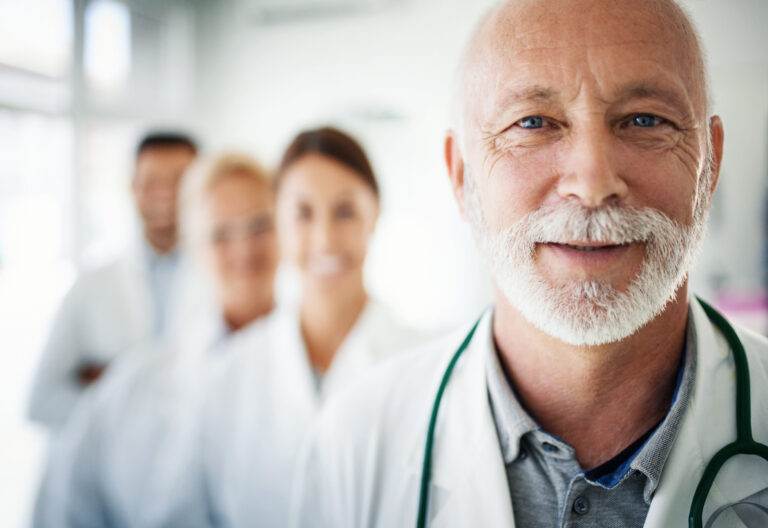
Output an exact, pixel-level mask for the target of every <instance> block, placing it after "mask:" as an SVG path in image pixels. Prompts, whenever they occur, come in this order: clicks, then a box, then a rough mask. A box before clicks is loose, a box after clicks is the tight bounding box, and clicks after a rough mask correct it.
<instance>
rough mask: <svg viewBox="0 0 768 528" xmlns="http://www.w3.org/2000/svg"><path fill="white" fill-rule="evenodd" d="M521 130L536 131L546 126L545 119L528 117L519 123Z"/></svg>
mask: <svg viewBox="0 0 768 528" xmlns="http://www.w3.org/2000/svg"><path fill="white" fill-rule="evenodd" d="M518 124H519V125H520V127H521V128H528V129H535V128H542V127H543V126H544V118H543V117H541V116H528V117H524V118H522V119H521V120H520V121H518Z"/></svg>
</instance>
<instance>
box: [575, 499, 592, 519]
mask: <svg viewBox="0 0 768 528" xmlns="http://www.w3.org/2000/svg"><path fill="white" fill-rule="evenodd" d="M573 511H575V512H576V513H578V514H579V515H584V514H585V513H587V512H589V501H588V500H587V498H586V497H577V498H576V500H575V501H573Z"/></svg>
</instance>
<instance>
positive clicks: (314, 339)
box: [301, 276, 368, 372]
mask: <svg viewBox="0 0 768 528" xmlns="http://www.w3.org/2000/svg"><path fill="white" fill-rule="evenodd" d="M367 302H368V295H367V294H366V292H365V288H364V286H363V281H362V276H361V277H359V278H356V279H355V280H351V281H347V283H346V284H343V285H339V287H338V288H317V287H305V291H304V297H303V298H302V302H301V333H302V336H303V338H304V345H305V347H306V349H307V354H308V356H309V361H310V363H311V364H312V366H313V367H314V368H316V369H317V370H319V371H321V372H325V371H326V370H328V367H330V365H331V361H333V358H334V356H335V355H336V352H337V351H338V349H339V347H340V346H341V345H342V343H343V342H344V339H346V337H347V334H349V332H350V330H352V327H353V326H354V325H355V323H356V322H357V319H358V318H359V317H360V314H361V313H362V311H363V309H364V308H365V305H366V303H367Z"/></svg>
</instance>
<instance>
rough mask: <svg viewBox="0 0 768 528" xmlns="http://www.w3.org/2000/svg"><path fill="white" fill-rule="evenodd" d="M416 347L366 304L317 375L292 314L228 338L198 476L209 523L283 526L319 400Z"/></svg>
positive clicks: (413, 336)
mask: <svg viewBox="0 0 768 528" xmlns="http://www.w3.org/2000/svg"><path fill="white" fill-rule="evenodd" d="M418 342H419V336H418V335H417V333H415V332H414V331H413V330H411V329H409V328H406V327H404V326H403V325H401V324H400V323H398V322H397V321H396V320H395V319H394V318H393V316H392V315H391V313H390V312H389V311H388V310H387V309H385V308H384V307H383V306H382V305H381V304H379V303H377V302H374V301H369V302H368V304H367V305H366V307H365V309H364V310H363V312H362V313H361V315H360V317H359V318H358V320H357V322H356V323H355V325H354V327H353V328H352V330H351V331H350V333H349V334H348V335H347V337H346V339H345V340H344V342H343V344H342V345H341V347H340V348H339V350H338V352H337V353H336V355H335V356H334V358H333V361H332V363H331V365H330V368H329V369H328V370H327V372H326V373H325V374H324V375H322V376H320V375H318V374H316V373H314V372H313V368H312V366H311V364H310V362H309V358H308V355H307V352H306V348H305V345H304V341H303V339H302V334H301V328H300V323H299V317H298V314H297V313H295V312H294V311H293V310H290V309H282V310H278V311H277V312H276V313H275V314H274V315H272V316H270V317H269V318H268V319H266V320H265V321H264V322H263V323H261V324H260V325H258V326H254V327H253V328H252V329H250V330H248V333H243V334H242V335H241V336H238V341H237V342H235V341H234V340H233V343H232V345H234V346H233V348H232V349H231V350H230V351H229V354H228V355H227V357H226V358H223V359H224V361H225V364H223V365H221V370H220V371H218V372H216V375H215V377H214V378H215V379H214V380H213V382H212V386H211V391H210V393H209V395H208V397H207V398H206V407H205V412H204V428H203V470H204V475H205V480H206V486H205V487H206V490H207V499H208V501H209V505H210V506H209V507H210V509H211V517H212V518H213V520H214V525H215V526H227V527H242V526H258V527H260V528H268V527H280V528H282V527H285V526H286V525H287V523H288V518H289V508H290V495H291V487H292V483H293V477H294V472H295V470H296V459H297V454H298V452H299V451H300V446H301V445H302V443H303V441H304V439H305V435H306V433H307V431H308V429H309V427H310V425H311V424H312V423H313V420H314V419H315V417H316V416H317V414H318V412H319V411H320V409H321V407H322V405H323V402H324V401H325V400H326V399H327V398H328V396H330V395H331V394H334V393H336V392H338V391H339V389H341V388H343V387H345V386H347V385H348V384H349V383H350V382H352V381H354V380H356V379H357V378H358V377H359V375H360V374H362V373H363V372H364V371H366V370H367V369H368V368H369V367H371V366H372V365H374V364H376V363H378V362H380V361H381V360H383V359H386V358H388V357H391V356H392V355H394V354H395V353H396V352H398V351H400V350H403V349H405V348H407V347H409V346H410V345H413V344H415V343H418Z"/></svg>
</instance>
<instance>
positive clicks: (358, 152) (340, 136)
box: [275, 127, 379, 196]
mask: <svg viewBox="0 0 768 528" xmlns="http://www.w3.org/2000/svg"><path fill="white" fill-rule="evenodd" d="M307 154H320V155H323V156H327V157H329V158H331V159H333V160H335V161H338V162H339V163H341V164H342V165H345V166H346V167H349V168H350V169H352V170H354V171H355V173H357V174H358V175H359V176H360V179H362V180H363V182H364V183H365V184H366V185H368V187H370V188H371V190H372V191H373V193H374V194H375V195H376V196H378V195H379V184H378V183H377V182H376V176H374V174H373V169H372V168H371V164H370V162H369V161H368V156H366V155H365V151H364V150H363V148H362V147H361V146H360V144H359V143H358V142H357V141H356V140H355V139H354V138H352V136H349V135H347V134H345V133H344V132H342V131H341V130H338V129H335V128H332V127H322V128H316V129H313V130H305V131H304V132H301V133H300V134H299V135H298V136H296V137H295V138H294V139H293V141H291V144H290V145H288V148H287V149H285V154H283V159H282V161H281V162H280V167H279V169H278V171H277V175H276V177H275V185H276V186H277V187H279V186H280V184H281V183H282V180H283V173H284V172H285V169H286V168H287V167H288V165H290V164H291V163H293V162H295V161H296V160H298V159H299V158H301V157H303V156H305V155H307Z"/></svg>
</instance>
